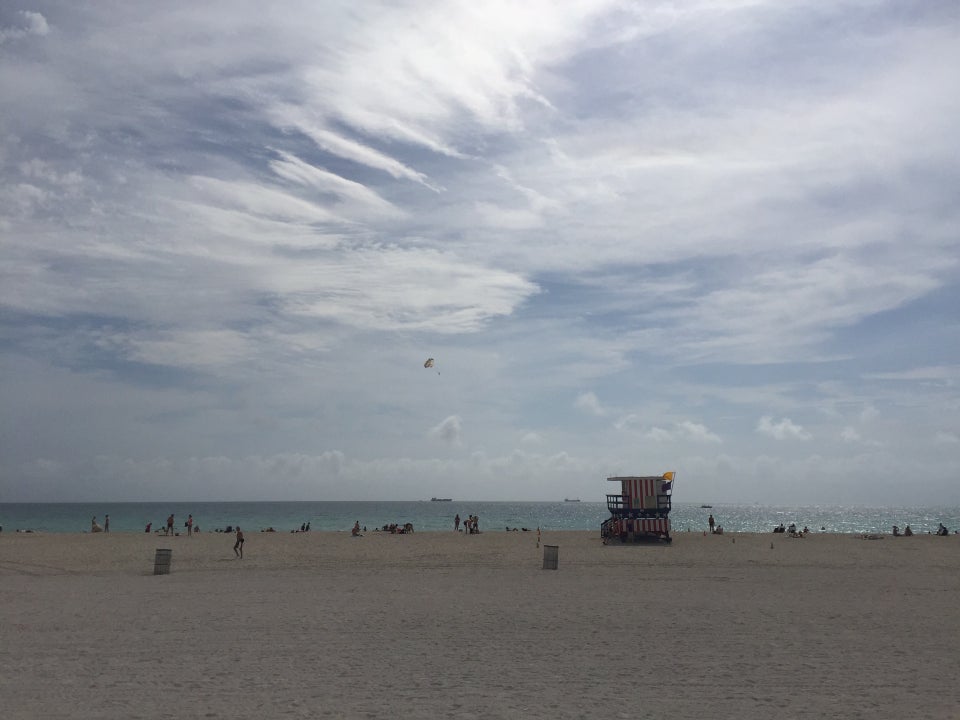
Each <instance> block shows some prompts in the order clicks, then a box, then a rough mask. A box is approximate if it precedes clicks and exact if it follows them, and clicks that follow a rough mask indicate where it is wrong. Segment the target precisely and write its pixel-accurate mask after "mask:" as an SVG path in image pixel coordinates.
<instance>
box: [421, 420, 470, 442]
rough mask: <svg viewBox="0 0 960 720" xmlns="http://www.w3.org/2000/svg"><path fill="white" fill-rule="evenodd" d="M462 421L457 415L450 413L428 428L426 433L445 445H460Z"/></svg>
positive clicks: (461, 440)
mask: <svg viewBox="0 0 960 720" xmlns="http://www.w3.org/2000/svg"><path fill="white" fill-rule="evenodd" d="M461 425H462V421H461V419H460V416H459V415H450V416H449V417H446V418H444V419H443V420H442V421H441V422H440V423H439V424H438V425H435V426H434V427H432V428H430V430H429V431H428V432H427V435H428V436H429V437H431V438H435V439H437V440H441V441H443V442H444V443H446V444H447V445H453V446H460V445H462V444H463V438H462V435H463V431H462V427H461Z"/></svg>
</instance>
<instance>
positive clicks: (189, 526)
mask: <svg viewBox="0 0 960 720" xmlns="http://www.w3.org/2000/svg"><path fill="white" fill-rule="evenodd" d="M187 537H193V515H187Z"/></svg>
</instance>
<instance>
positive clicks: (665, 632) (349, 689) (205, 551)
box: [0, 532, 960, 720]
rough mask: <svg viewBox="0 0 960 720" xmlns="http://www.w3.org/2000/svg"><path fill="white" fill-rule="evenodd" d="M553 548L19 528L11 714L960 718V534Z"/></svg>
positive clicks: (7, 649) (467, 539)
mask: <svg viewBox="0 0 960 720" xmlns="http://www.w3.org/2000/svg"><path fill="white" fill-rule="evenodd" d="M734 540H735V542H734ZM543 541H544V542H545V543H549V544H553V545H558V546H559V548H560V550H559V558H560V563H559V569H558V570H556V571H549V570H543V569H541V565H542V559H543V550H542V549H538V548H536V538H535V536H533V535H532V534H530V533H506V532H499V533H484V534H482V535H478V536H464V535H456V534H454V533H417V534H414V535H403V536H399V535H387V534H383V533H373V532H371V533H367V534H366V535H365V536H364V537H362V538H351V537H350V536H349V534H348V533H320V532H313V533H304V534H266V533H248V534H247V543H246V557H245V558H244V559H243V560H236V559H235V558H234V556H233V551H232V546H233V537H232V536H228V535H221V534H208V533H204V534H202V535H199V536H197V537H194V538H188V537H185V536H181V537H176V538H163V537H160V538H158V537H156V536H154V535H138V534H120V533H111V534H106V533H103V534H96V535H92V534H84V535H46V536H44V535H25V534H10V533H6V532H5V533H3V534H2V535H0V622H2V625H0V713H2V716H3V718H5V719H7V720H10V719H12V718H61V717H71V718H141V717H142V718H159V717H164V718H172V717H176V718H205V717H206V718H284V717H304V718H306V717H310V718H323V717H335V718H339V717H343V718H388V717H389V718H400V717H403V718H434V717H452V718H512V719H519V718H575V717H584V718H680V719H682V718H697V719H698V720H702V719H703V718H708V717H710V718H763V719H764V720H771V719H772V718H781V719H783V720H788V719H791V718H901V717H908V718H911V720H913V719H917V718H950V719H952V720H954V719H956V718H960V685H958V680H960V602H958V601H960V594H958V591H960V573H958V570H960V538H958V537H957V536H952V537H948V538H939V537H932V536H916V537H913V538H897V539H894V538H890V537H887V538H886V539H884V540H873V541H871V540H861V539H857V538H855V537H852V536H837V535H819V536H812V537H809V538H806V539H803V540H796V539H791V538H787V537H784V536H782V535H777V536H774V535H725V536H708V537H704V536H702V535H700V534H682V533H681V534H678V535H677V536H676V539H675V541H674V543H673V545H672V546H639V547H633V546H610V547H604V546H603V545H601V543H600V541H599V539H598V538H597V534H596V533H587V532H563V533H545V534H544V538H543ZM771 542H772V543H773V544H774V547H773V548H772V549H771V548H770V544H771ZM158 547H169V548H172V549H173V562H172V571H171V574H170V575H166V576H154V575H153V574H152V572H153V559H154V550H155V549H156V548H158Z"/></svg>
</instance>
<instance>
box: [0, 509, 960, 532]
mask: <svg viewBox="0 0 960 720" xmlns="http://www.w3.org/2000/svg"><path fill="white" fill-rule="evenodd" d="M170 513H173V514H174V515H175V518H176V528H177V530H178V531H181V532H183V531H184V522H185V521H186V519H187V515H188V514H192V515H193V518H194V523H195V527H198V528H199V529H200V530H201V531H205V532H211V531H214V530H216V529H224V528H226V527H227V526H234V527H236V526H237V525H239V526H240V527H242V528H244V530H246V531H247V532H257V531H259V530H265V529H267V528H271V527H272V528H273V529H274V530H276V531H278V532H292V531H294V530H299V529H300V528H301V527H302V526H303V525H305V524H306V523H310V528H311V529H312V530H326V531H331V530H332V531H344V532H346V531H349V530H350V528H351V527H353V523H354V522H355V521H359V522H360V525H361V526H362V527H366V528H368V530H369V531H372V530H373V529H374V528H377V527H382V526H383V525H386V524H389V523H399V524H403V523H408V522H409V523H413V526H414V529H415V530H416V531H444V530H452V529H453V519H454V516H455V515H458V514H459V515H460V517H461V518H463V517H466V516H468V515H477V516H478V517H479V518H480V530H481V532H503V531H504V530H505V529H506V528H511V529H512V528H517V529H518V530H520V529H522V528H528V529H529V530H536V529H537V528H538V527H539V528H541V529H542V530H594V531H596V532H597V535H598V536H599V533H600V524H601V523H602V522H603V521H604V520H605V519H606V518H608V517H609V516H610V513H609V512H608V511H607V506H606V503H601V502H471V501H465V500H464V501H450V502H431V501H407V502H399V501H398V502H377V501H363V502H348V501H343V502H323V501H316V502H309V501H302V502H160V503H157V502H149V503H0V528H2V533H3V534H6V533H8V532H16V531H24V532H25V531H27V530H31V531H33V532H44V533H75V532H88V531H89V530H90V520H91V518H92V517H94V516H96V518H97V521H98V522H99V523H100V524H101V525H102V524H103V522H104V518H105V516H106V515H109V516H110V531H111V532H143V531H144V529H145V528H146V525H147V523H152V528H151V529H152V530H156V529H158V528H160V527H162V526H163V525H165V523H166V519H167V516H168V515H170ZM711 513H712V514H713V516H714V518H715V520H716V522H717V524H718V525H721V526H723V528H724V530H726V531H728V532H770V531H771V530H772V529H773V528H774V527H775V526H777V525H779V524H780V523H783V524H784V525H790V523H792V522H794V523H796V524H797V526H798V527H800V528H803V527H804V526H807V527H809V528H810V530H812V531H815V532H819V531H825V532H831V533H875V532H890V531H891V528H892V527H893V525H899V526H900V527H901V528H903V527H904V526H906V525H910V527H911V528H912V529H913V531H914V532H916V533H926V532H935V531H936V529H937V526H938V525H939V523H943V524H944V525H946V526H947V527H948V528H949V529H950V531H951V533H952V532H953V531H955V530H957V529H960V507H953V506H950V507H946V506H945V507H930V508H909V507H900V508H892V507H884V508H871V507H859V506H835V505H830V506H826V505H812V506H782V507H781V506H764V505H738V504H732V503H727V504H716V505H714V506H713V507H710V508H703V507H701V506H699V505H694V504H690V503H679V502H677V503H674V504H673V510H672V511H671V513H670V521H671V526H672V529H673V532H674V533H678V532H701V531H703V530H705V529H706V528H707V517H708V516H709V515H710V514H711Z"/></svg>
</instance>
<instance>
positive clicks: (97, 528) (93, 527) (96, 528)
mask: <svg viewBox="0 0 960 720" xmlns="http://www.w3.org/2000/svg"><path fill="white" fill-rule="evenodd" d="M90 532H92V533H98V532H110V516H109V515H104V516H103V525H102V526H101V525H100V523H98V522H97V516H96V515H94V516H93V517H92V518H90Z"/></svg>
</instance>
